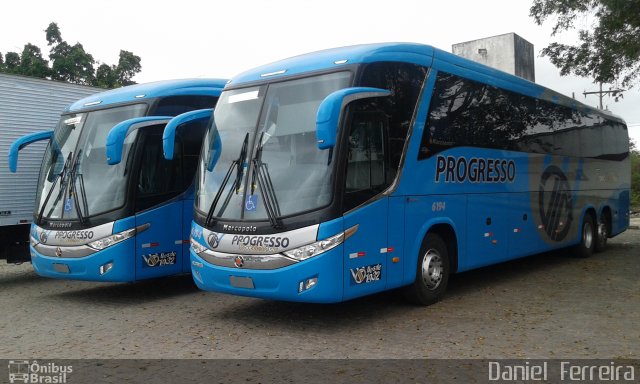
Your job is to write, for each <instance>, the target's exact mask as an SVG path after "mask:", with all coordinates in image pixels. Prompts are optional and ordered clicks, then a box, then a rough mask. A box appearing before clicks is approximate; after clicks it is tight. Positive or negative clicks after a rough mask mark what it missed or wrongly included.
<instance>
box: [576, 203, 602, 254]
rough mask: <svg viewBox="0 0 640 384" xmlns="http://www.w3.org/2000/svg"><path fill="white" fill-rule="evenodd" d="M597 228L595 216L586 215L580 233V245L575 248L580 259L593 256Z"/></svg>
mask: <svg viewBox="0 0 640 384" xmlns="http://www.w3.org/2000/svg"><path fill="white" fill-rule="evenodd" d="M596 237H597V233H596V228H595V225H594V220H593V216H591V215H590V214H589V213H587V214H585V215H584V219H583V220H582V227H581V231H580V244H578V245H577V246H576V247H575V254H576V256H578V257H583V258H584V257H589V256H591V255H592V254H593V251H594V249H595V246H596Z"/></svg>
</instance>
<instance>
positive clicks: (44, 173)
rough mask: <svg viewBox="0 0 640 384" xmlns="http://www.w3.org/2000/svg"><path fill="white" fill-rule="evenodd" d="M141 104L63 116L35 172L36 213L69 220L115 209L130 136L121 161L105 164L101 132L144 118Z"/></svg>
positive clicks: (122, 192) (120, 201)
mask: <svg viewBox="0 0 640 384" xmlns="http://www.w3.org/2000/svg"><path fill="white" fill-rule="evenodd" d="M146 108H147V105H146V104H133V105H126V106H121V107H117V108H109V109H103V110H96V111H91V112H84V113H76V114H68V115H63V116H62V117H61V119H60V122H59V123H58V126H57V127H56V129H55V131H54V136H53V139H52V140H51V143H50V144H49V146H48V147H47V150H46V152H45V154H44V160H43V162H42V168H41V170H40V179H39V183H38V195H37V197H36V202H37V205H38V208H37V213H38V216H40V215H42V218H47V219H54V220H55V219H57V220H60V219H65V220H75V219H80V218H81V217H88V216H94V215H96V214H100V213H104V212H107V211H110V210H113V209H116V208H119V207H121V206H122V205H123V204H124V202H125V192H126V187H127V183H126V158H127V157H126V156H127V155H128V153H129V149H130V148H131V145H132V144H133V142H134V140H135V136H136V135H135V132H134V133H132V134H129V136H127V138H126V140H125V143H124V147H123V152H122V154H123V157H122V158H123V159H124V160H123V161H122V162H121V163H120V164H118V165H115V166H113V165H108V164H107V162H106V150H105V146H106V138H107V134H108V133H109V130H110V129H111V128H112V127H113V126H114V125H115V124H117V123H119V122H121V121H123V120H127V119H130V118H133V117H139V116H144V114H145V112H146ZM78 209H79V210H80V212H78Z"/></svg>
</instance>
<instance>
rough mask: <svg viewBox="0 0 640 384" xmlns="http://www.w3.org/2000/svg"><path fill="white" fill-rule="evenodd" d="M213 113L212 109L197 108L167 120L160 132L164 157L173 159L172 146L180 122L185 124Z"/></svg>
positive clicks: (207, 117) (208, 116)
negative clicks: (162, 130)
mask: <svg viewBox="0 0 640 384" xmlns="http://www.w3.org/2000/svg"><path fill="white" fill-rule="evenodd" d="M212 114H213V109H211V108H210V109H198V110H196V111H190V112H186V113H183V114H181V115H178V116H176V117H174V118H173V119H171V120H169V122H168V123H167V125H166V126H165V127H164V132H162V152H163V153H164V158H165V159H167V160H173V147H174V144H175V142H176V130H177V129H178V127H179V126H180V125H182V124H186V123H189V122H192V121H196V120H205V119H206V120H209V119H210V118H211V116H212Z"/></svg>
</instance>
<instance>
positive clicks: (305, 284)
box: [298, 277, 318, 293]
mask: <svg viewBox="0 0 640 384" xmlns="http://www.w3.org/2000/svg"><path fill="white" fill-rule="evenodd" d="M316 284H318V278H317V277H312V278H310V279H307V280H304V281H301V282H300V284H298V293H302V292H304V291H308V290H310V289H311V288H313V287H315V286H316Z"/></svg>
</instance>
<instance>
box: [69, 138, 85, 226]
mask: <svg viewBox="0 0 640 384" xmlns="http://www.w3.org/2000/svg"><path fill="white" fill-rule="evenodd" d="M81 156H82V149H80V150H78V153H77V154H76V160H75V161H74V162H73V166H72V167H71V171H70V172H69V179H70V181H69V182H70V183H71V184H70V185H69V191H70V195H72V196H73V201H74V203H75V207H76V213H77V214H78V219H79V220H80V223H81V224H82V225H84V224H85V217H84V214H83V213H82V209H81V208H80V202H79V201H78V190H77V189H76V182H77V181H78V180H80V194H81V195H80V197H82V206H83V208H84V211H85V212H87V213H88V212H89V206H88V205H87V194H86V192H85V189H84V179H83V177H82V174H79V173H78V164H79V163H80V158H81Z"/></svg>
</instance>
